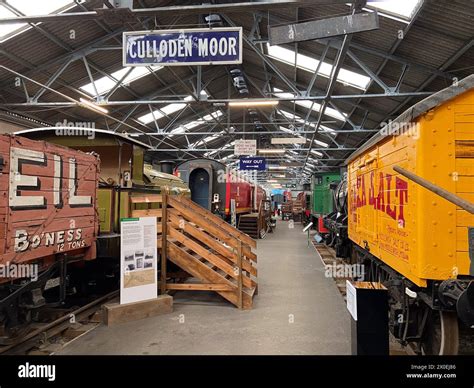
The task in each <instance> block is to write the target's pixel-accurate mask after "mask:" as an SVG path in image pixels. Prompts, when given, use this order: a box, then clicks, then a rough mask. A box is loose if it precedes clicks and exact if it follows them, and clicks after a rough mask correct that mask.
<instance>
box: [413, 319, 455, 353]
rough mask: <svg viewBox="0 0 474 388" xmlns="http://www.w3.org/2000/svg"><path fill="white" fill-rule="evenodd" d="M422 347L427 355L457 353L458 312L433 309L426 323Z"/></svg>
mask: <svg viewBox="0 0 474 388" xmlns="http://www.w3.org/2000/svg"><path fill="white" fill-rule="evenodd" d="M421 349H422V352H423V354H427V355H456V354H458V350H459V325H458V318H457V315H456V313H454V312H447V311H435V310H432V311H431V314H430V318H429V319H428V322H427V323H426V331H425V334H424V336H423V340H422V344H421Z"/></svg>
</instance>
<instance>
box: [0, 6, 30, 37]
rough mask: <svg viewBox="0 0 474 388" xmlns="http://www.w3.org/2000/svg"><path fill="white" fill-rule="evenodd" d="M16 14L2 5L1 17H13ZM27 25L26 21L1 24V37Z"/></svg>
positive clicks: (0, 7)
mask: <svg viewBox="0 0 474 388" xmlns="http://www.w3.org/2000/svg"><path fill="white" fill-rule="evenodd" d="M15 16H16V15H15V14H14V13H13V12H11V11H10V10H8V9H6V8H5V7H3V6H1V5H0V18H1V19H5V18H12V17H15ZM26 25H27V24H26V23H12V24H0V37H3V36H5V35H8V34H10V33H12V32H14V31H16V30H19V29H21V28H22V27H25V26H26Z"/></svg>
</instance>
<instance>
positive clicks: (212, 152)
mask: <svg viewBox="0 0 474 388" xmlns="http://www.w3.org/2000/svg"><path fill="white" fill-rule="evenodd" d="M234 145H235V140H234V141H233V142H232V143H227V144H226V145H225V146H223V147H222V148H221V149H220V150H214V151H209V152H206V153H205V154H204V156H212V155H214V154H216V153H217V152H219V151H223V150H226V149H228V148H230V147H233V146H234Z"/></svg>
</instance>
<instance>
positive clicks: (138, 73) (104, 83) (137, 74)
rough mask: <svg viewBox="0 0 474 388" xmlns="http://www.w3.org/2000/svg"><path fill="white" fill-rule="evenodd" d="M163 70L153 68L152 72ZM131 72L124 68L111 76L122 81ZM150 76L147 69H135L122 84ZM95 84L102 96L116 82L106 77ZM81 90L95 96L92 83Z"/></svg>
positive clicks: (157, 67)
mask: <svg viewBox="0 0 474 388" xmlns="http://www.w3.org/2000/svg"><path fill="white" fill-rule="evenodd" d="M161 68H162V66H156V67H152V71H154V72H155V71H158V70H160V69H161ZM129 70H130V68H129V67H124V68H122V69H120V70H117V71H115V72H113V73H112V74H110V76H111V77H112V78H115V79H116V80H118V81H120V80H121V79H122V78H123V77H124V76H125V74H127V72H128V71H129ZM148 74H150V72H149V71H148V69H147V68H146V67H134V68H133V70H132V71H130V73H129V74H128V75H127V76H126V77H125V78H124V80H123V81H122V84H125V85H127V84H130V83H132V82H133V81H136V80H138V79H140V78H142V77H145V76H146V75H148ZM94 84H95V87H96V88H97V92H98V93H99V95H102V94H105V93H107V92H108V91H110V90H111V89H112V88H113V87H114V86H115V84H116V82H115V81H114V80H113V79H111V78H110V77H107V76H104V77H101V78H99V79H97V80H95V82H94ZM79 89H81V90H83V91H84V92H86V93H87V94H90V95H91V96H95V89H94V85H93V84H92V82H90V83H88V84H86V85H83V86H81V87H80V88H79Z"/></svg>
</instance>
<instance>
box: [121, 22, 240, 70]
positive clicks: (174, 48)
mask: <svg viewBox="0 0 474 388" xmlns="http://www.w3.org/2000/svg"><path fill="white" fill-rule="evenodd" d="M232 63H242V27H223V28H212V29H209V28H205V29H203V28H194V29H183V30H161V31H134V32H124V33H123V65H124V66H158V65H160V66H187V65H226V64H232Z"/></svg>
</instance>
